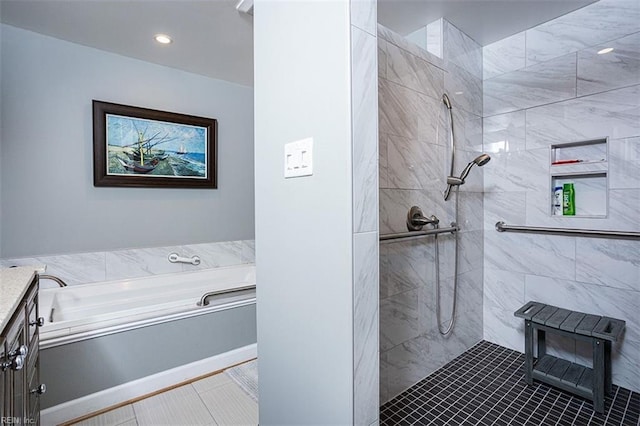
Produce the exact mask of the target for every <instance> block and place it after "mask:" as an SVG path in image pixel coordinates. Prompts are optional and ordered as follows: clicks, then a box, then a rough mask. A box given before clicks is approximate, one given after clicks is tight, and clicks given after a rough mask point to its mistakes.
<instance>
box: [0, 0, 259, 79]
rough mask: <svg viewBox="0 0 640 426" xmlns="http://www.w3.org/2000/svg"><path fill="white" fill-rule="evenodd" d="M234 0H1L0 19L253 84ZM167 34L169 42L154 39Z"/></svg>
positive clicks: (249, 24) (247, 27)
mask: <svg viewBox="0 0 640 426" xmlns="http://www.w3.org/2000/svg"><path fill="white" fill-rule="evenodd" d="M236 3H237V0H213V1H212V0H200V1H193V0H169V1H167V0H1V2H0V18H1V19H2V22H3V23H6V24H9V25H12V26H16V27H20V28H25V29H28V30H31V31H35V32H38V33H41V34H46V35H50V36H53V37H56V38H59V39H63V40H68V41H72V42H75V43H79V44H83V45H85V46H90V47H95V48H98V49H102V50H107V51H110V52H114V53H118V54H121V55H125V56H130V57H133V58H138V59H142V60H143V61H148V62H153V63H157V64H162V65H167V66H170V67H173V68H178V69H182V70H186V71H190V72H193V73H197V74H201V75H206V76H209V77H213V78H217V79H221V80H226V81H231V82H235V83H239V84H243V85H247V86H253V18H252V17H251V16H250V15H246V14H243V13H240V12H238V11H237V10H236V9H235V5H236ZM157 33H165V34H169V35H170V36H171V37H173V40H174V42H173V43H172V44H170V45H166V46H163V45H160V44H158V43H156V42H155V41H154V39H153V36H154V35H155V34H157Z"/></svg>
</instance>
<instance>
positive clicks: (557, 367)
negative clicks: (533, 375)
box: [547, 358, 571, 380]
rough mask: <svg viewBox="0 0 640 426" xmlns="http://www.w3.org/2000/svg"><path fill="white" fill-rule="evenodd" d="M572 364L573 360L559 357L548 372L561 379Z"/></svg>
mask: <svg viewBox="0 0 640 426" xmlns="http://www.w3.org/2000/svg"><path fill="white" fill-rule="evenodd" d="M570 366H571V362H569V361H567V360H566V359H562V358H558V359H557V360H556V362H555V363H554V364H553V367H551V369H550V370H549V371H548V372H547V376H552V377H555V378H557V379H558V380H560V379H561V378H562V376H564V373H565V372H566V371H567V369H568V368H569V367H570Z"/></svg>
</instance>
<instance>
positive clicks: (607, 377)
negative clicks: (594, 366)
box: [604, 340, 613, 395]
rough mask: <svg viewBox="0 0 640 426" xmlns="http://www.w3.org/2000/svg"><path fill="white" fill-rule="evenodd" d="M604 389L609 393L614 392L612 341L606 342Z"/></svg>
mask: <svg viewBox="0 0 640 426" xmlns="http://www.w3.org/2000/svg"><path fill="white" fill-rule="evenodd" d="M604 391H605V392H606V394H607V395H611V393H612V392H613V386H612V385H611V342H610V341H608V340H607V341H606V342H604Z"/></svg>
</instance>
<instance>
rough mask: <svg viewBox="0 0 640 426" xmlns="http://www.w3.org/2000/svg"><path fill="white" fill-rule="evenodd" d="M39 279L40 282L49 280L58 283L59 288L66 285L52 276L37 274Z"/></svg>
mask: <svg viewBox="0 0 640 426" xmlns="http://www.w3.org/2000/svg"><path fill="white" fill-rule="evenodd" d="M39 277H40V279H41V280H51V281H55V282H57V283H58V285H59V286H60V287H66V286H67V283H65V282H64V281H62V279H61V278H58V277H56V276H54V275H48V274H39Z"/></svg>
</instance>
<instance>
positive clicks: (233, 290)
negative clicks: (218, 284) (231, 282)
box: [196, 284, 256, 306]
mask: <svg viewBox="0 0 640 426" xmlns="http://www.w3.org/2000/svg"><path fill="white" fill-rule="evenodd" d="M255 289H256V285H255V284H251V285H245V286H243V287H236V288H228V289H224V290H214V291H210V292H208V293H205V294H203V295H202V297H201V298H200V300H199V301H198V303H196V306H207V305H208V304H209V302H208V301H207V298H209V297H211V296H220V295H222V294H229V293H237V292H241V291H248V290H255Z"/></svg>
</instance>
